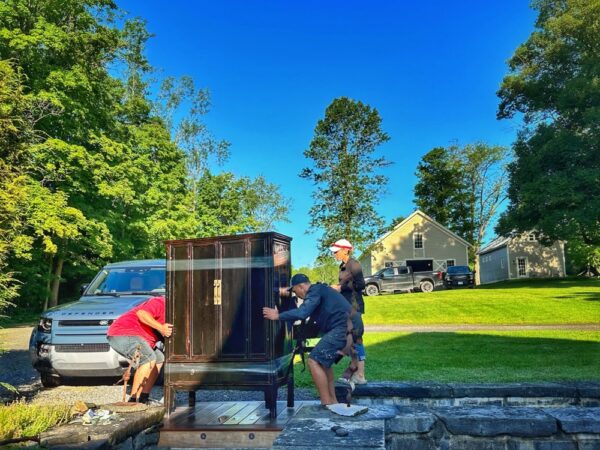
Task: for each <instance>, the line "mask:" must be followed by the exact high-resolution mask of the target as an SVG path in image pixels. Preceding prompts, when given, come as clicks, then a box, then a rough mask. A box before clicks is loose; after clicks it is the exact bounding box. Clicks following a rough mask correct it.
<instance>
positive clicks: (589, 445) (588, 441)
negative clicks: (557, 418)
mask: <svg viewBox="0 0 600 450" xmlns="http://www.w3.org/2000/svg"><path fill="white" fill-rule="evenodd" d="M577 444H578V446H579V447H578V449H579V450H600V436H597V437H595V438H593V437H590V438H581V437H579V438H577Z"/></svg>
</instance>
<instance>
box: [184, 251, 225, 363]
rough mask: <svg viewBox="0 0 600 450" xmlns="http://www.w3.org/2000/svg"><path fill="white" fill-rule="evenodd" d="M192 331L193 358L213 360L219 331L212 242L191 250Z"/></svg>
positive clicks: (214, 257) (215, 260) (217, 348)
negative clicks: (199, 357)
mask: <svg viewBox="0 0 600 450" xmlns="http://www.w3.org/2000/svg"><path fill="white" fill-rule="evenodd" d="M192 256H193V259H192V264H191V265H192V298H191V317H190V321H191V325H192V327H191V332H192V336H191V339H192V355H193V356H205V357H207V358H211V357H214V356H215V355H217V354H218V350H219V342H220V339H221V336H220V335H221V332H220V318H219V313H220V306H219V304H218V303H219V300H218V298H217V299H216V298H215V293H217V297H218V294H219V289H220V287H219V286H218V285H216V284H215V280H218V278H217V277H216V274H217V271H218V264H217V247H216V245H215V244H214V243H207V244H200V245H199V244H194V245H193V247H192Z"/></svg>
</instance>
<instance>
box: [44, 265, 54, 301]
mask: <svg viewBox="0 0 600 450" xmlns="http://www.w3.org/2000/svg"><path fill="white" fill-rule="evenodd" d="M53 267H54V256H50V261H49V262H48V275H47V280H46V295H45V296H44V307H43V308H42V311H46V310H47V309H48V300H49V299H50V284H51V283H52V269H53Z"/></svg>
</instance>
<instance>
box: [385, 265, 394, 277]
mask: <svg viewBox="0 0 600 450" xmlns="http://www.w3.org/2000/svg"><path fill="white" fill-rule="evenodd" d="M383 274H384V275H385V276H386V277H392V276H394V268H393V267H388V268H387V269H385V270H384V271H383Z"/></svg>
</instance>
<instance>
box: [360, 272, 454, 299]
mask: <svg viewBox="0 0 600 450" xmlns="http://www.w3.org/2000/svg"><path fill="white" fill-rule="evenodd" d="M441 283H442V272H437V271H436V272H431V271H427V272H413V270H412V267H408V266H397V267H386V268H384V269H381V270H379V271H377V272H376V273H375V274H373V275H370V276H368V277H365V285H366V287H365V294H367V295H369V296H371V295H378V294H379V293H381V292H415V291H420V292H433V290H434V289H435V288H436V287H437V286H440V285H441Z"/></svg>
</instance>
